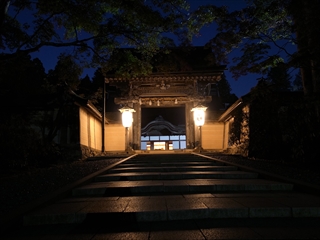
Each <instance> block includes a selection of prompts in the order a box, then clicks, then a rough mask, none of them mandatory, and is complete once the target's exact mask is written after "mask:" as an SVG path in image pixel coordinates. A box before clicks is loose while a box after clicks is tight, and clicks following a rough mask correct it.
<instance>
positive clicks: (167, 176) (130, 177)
mask: <svg viewBox="0 0 320 240" xmlns="http://www.w3.org/2000/svg"><path fill="white" fill-rule="evenodd" d="M257 177H258V173H253V172H244V171H224V172H218V171H216V172H212V171H208V172H206V171H188V172H125V173H109V174H104V175H100V176H98V177H96V178H95V181H97V182H106V181H117V180H122V181H124V180H127V181H137V180H177V179H226V178H229V179H235V178H236V179H245V178H249V179H252V178H257Z"/></svg>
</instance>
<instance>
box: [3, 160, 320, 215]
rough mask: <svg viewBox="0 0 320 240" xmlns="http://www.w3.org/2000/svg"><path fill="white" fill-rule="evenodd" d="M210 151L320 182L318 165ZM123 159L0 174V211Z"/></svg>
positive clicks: (240, 161) (302, 179) (319, 184)
mask: <svg viewBox="0 0 320 240" xmlns="http://www.w3.org/2000/svg"><path fill="white" fill-rule="evenodd" d="M207 155H208V156H211V157H215V158H218V159H221V160H224V161H227V162H230V163H236V164H238V165H243V166H246V167H250V168H254V169H258V170H263V171H266V172H270V173H273V174H278V175H281V176H284V177H287V178H290V179H295V180H300V181H303V182H306V183H310V184H314V185H317V186H320V174H319V172H320V171H319V170H320V169H319V168H314V167H313V168H311V167H308V165H306V166H304V167H302V166H300V165H299V166H298V165H294V164H285V163H279V162H275V161H266V160H250V159H246V158H241V157H237V156H228V155H221V154H207ZM120 160H121V158H115V159H107V160H95V161H83V162H74V163H71V164H64V165H56V166H51V167H49V168H42V169H33V170H28V171H26V172H22V173H19V174H15V175H13V176H0V177H1V178H0V214H5V213H7V212H10V211H12V210H13V209H14V208H16V207H19V206H22V205H24V204H27V203H29V202H31V201H32V200H35V199H37V198H40V197H42V196H45V195H46V194H48V193H50V192H53V191H55V190H57V189H59V188H61V187H64V186H65V185H67V184H69V183H73V182H75V181H77V180H79V179H81V178H84V177H86V176H88V175H90V174H91V173H94V172H96V171H98V170H100V169H103V168H105V167H107V166H109V165H110V164H113V163H115V162H117V161H120Z"/></svg>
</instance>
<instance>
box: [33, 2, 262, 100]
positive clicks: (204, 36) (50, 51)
mask: <svg viewBox="0 0 320 240" xmlns="http://www.w3.org/2000/svg"><path fill="white" fill-rule="evenodd" d="M189 3H190V5H191V8H192V9H195V8H197V7H198V6H199V5H207V4H216V5H217V6H221V5H228V7H229V9H230V10H236V9H241V8H243V7H244V6H245V1H244V0H189ZM214 34H215V27H214V25H213V24H212V25H210V26H207V27H204V28H203V29H202V30H201V32H200V36H198V37H195V38H194V40H193V45H195V46H203V45H204V44H205V43H207V42H208V40H209V39H211V38H213V37H214ZM64 50H66V51H67V52H72V51H73V49H72V47H69V48H66V49H63V48H58V49H57V48H53V47H43V48H42V49H41V51H39V52H37V53H34V54H32V56H33V57H38V58H39V59H40V60H41V61H42V63H43V65H44V67H45V69H46V71H48V70H50V69H53V68H54V67H55V65H56V63H57V57H58V56H59V54H60V53H61V51H64ZM236 54H237V51H236V50H235V51H234V53H232V54H231V55H230V59H232V58H233V57H234V56H236ZM227 68H228V66H227ZM94 71H95V69H85V70H84V73H83V75H82V77H84V76H85V75H86V74H88V75H89V77H90V78H91V77H92V76H93V73H94ZM225 74H226V76H227V80H228V82H229V83H230V86H231V89H232V90H231V92H232V93H234V94H236V95H237V96H238V97H241V96H243V95H245V94H247V93H248V92H249V91H250V89H251V88H252V87H254V86H255V85H256V83H257V78H260V77H261V76H260V75H257V74H249V75H246V76H243V77H241V78H239V79H237V80H235V79H234V78H232V74H231V73H230V72H229V71H228V70H226V71H225Z"/></svg>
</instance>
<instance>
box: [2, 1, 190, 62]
mask: <svg viewBox="0 0 320 240" xmlns="http://www.w3.org/2000/svg"><path fill="white" fill-rule="evenodd" d="M7 9H8V11H7ZM187 9H188V4H187V3H186V1H183V0H163V1H144V0H135V1H132V0H129V1H119V0H108V1H105V0H99V1H96V0H78V1H72V0H56V1H45V0H38V1H30V0H26V1H18V0H15V1H1V5H0V14H1V15H0V21H1V22H0V23H1V25H0V26H1V31H0V34H1V36H0V40H1V41H0V47H1V48H2V49H5V50H6V51H5V52H4V53H3V54H2V55H1V56H0V60H3V59H7V58H11V57H15V56H17V55H18V54H19V53H21V52H24V53H27V54H28V53H32V52H36V51H38V50H40V49H41V48H43V47H45V46H50V47H58V48H59V47H73V48H74V51H73V52H74V54H76V55H77V56H79V57H81V59H82V60H86V62H87V63H88V64H93V63H97V64H101V63H103V62H105V61H107V60H108V57H109V56H110V54H111V53H112V51H113V49H115V48H119V47H123V46H127V47H136V48H137V49H139V50H140V51H141V52H143V53H144V54H153V53H154V52H156V51H157V49H158V48H159V47H160V46H168V45H171V46H172V45H173V44H174V41H173V40H172V39H171V38H169V37H168V36H169V34H171V35H176V36H178V38H180V39H183V38H185V37H187V34H186V32H187V31H186V30H187V28H186V23H187V18H188V14H187ZM95 66H97V65H95Z"/></svg>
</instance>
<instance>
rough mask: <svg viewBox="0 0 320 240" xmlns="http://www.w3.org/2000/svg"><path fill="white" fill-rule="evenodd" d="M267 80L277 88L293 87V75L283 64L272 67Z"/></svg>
mask: <svg viewBox="0 0 320 240" xmlns="http://www.w3.org/2000/svg"><path fill="white" fill-rule="evenodd" d="M267 80H268V82H269V84H271V85H273V86H274V89H276V90H281V91H290V90H291V89H292V87H291V76H290V74H289V73H288V69H287V68H286V67H285V65H283V64H279V65H278V66H276V67H272V68H270V69H269V71H268V74H267Z"/></svg>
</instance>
